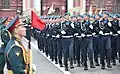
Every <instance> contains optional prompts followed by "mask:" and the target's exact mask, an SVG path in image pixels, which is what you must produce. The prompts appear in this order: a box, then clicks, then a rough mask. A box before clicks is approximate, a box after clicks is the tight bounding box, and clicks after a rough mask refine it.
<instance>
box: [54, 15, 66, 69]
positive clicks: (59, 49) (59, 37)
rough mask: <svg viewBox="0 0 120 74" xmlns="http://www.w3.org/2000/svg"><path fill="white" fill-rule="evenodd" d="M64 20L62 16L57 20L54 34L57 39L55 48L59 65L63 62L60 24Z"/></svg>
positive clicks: (61, 65)
mask: <svg viewBox="0 0 120 74" xmlns="http://www.w3.org/2000/svg"><path fill="white" fill-rule="evenodd" d="M63 22H64V17H63V16H60V21H59V22H58V23H59V25H57V36H56V39H57V50H58V61H59V65H60V67H63V63H62V55H63V47H62V37H61V36H62V34H61V31H62V29H63V28H62V24H63Z"/></svg>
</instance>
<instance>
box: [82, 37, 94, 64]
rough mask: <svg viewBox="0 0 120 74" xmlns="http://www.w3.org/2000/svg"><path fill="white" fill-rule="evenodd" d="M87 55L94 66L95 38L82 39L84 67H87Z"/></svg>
mask: <svg viewBox="0 0 120 74" xmlns="http://www.w3.org/2000/svg"><path fill="white" fill-rule="evenodd" d="M87 53H88V57H89V60H90V64H93V55H94V51H93V37H84V38H82V56H83V65H84V66H87Z"/></svg>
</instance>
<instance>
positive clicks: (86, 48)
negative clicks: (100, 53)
mask: <svg viewBox="0 0 120 74" xmlns="http://www.w3.org/2000/svg"><path fill="white" fill-rule="evenodd" d="M89 18H90V15H89V14H85V16H84V21H83V23H82V24H81V30H82V34H81V36H82V56H83V66H84V70H88V65H87V52H88V57H89V60H90V68H95V66H94V63H93V54H94V52H93V37H92V33H93V26H92V23H91V22H90V19H89Z"/></svg>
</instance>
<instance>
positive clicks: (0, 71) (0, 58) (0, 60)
mask: <svg viewBox="0 0 120 74" xmlns="http://www.w3.org/2000/svg"><path fill="white" fill-rule="evenodd" d="M7 19H8V17H6V18H4V19H3V20H4V21H3V20H1V21H0V24H1V30H0V31H1V40H2V44H1V47H0V74H4V66H5V63H6V61H5V58H4V52H5V47H6V45H7V43H8V41H9V40H10V38H11V34H10V32H9V31H8V30H7V29H6V26H5V25H4V23H5V22H7Z"/></svg>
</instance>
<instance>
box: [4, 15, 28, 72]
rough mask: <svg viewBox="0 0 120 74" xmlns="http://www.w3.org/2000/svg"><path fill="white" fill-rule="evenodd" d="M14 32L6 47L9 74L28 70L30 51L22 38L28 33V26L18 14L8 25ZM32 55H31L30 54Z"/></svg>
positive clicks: (11, 31)
mask: <svg viewBox="0 0 120 74" xmlns="http://www.w3.org/2000/svg"><path fill="white" fill-rule="evenodd" d="M7 29H8V30H9V32H10V33H11V34H12V38H11V39H10V40H9V42H8V44H7V46H6V48H5V54H4V55H5V58H6V61H7V69H8V74H27V72H29V71H28V64H29V59H28V51H27V50H26V49H25V47H24V46H23V44H22V43H21V38H22V37H23V36H25V35H26V28H25V27H24V25H23V23H21V22H20V20H19V17H18V16H16V17H15V18H14V19H13V20H12V21H11V22H10V23H9V24H8V26H7ZM29 57H30V56H29Z"/></svg>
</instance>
